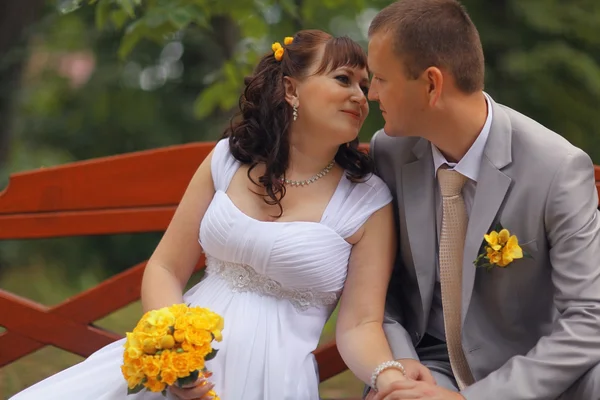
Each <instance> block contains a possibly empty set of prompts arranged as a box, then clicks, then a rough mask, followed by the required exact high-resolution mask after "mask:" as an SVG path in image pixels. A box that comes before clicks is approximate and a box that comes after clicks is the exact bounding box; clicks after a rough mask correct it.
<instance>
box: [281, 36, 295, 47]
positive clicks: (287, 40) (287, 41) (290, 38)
mask: <svg viewBox="0 0 600 400" xmlns="http://www.w3.org/2000/svg"><path fill="white" fill-rule="evenodd" d="M293 41H294V38H293V37H291V36H286V37H285V39H283V44H285V45H286V46H287V45H288V44H292V42H293Z"/></svg>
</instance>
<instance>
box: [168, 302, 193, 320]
mask: <svg viewBox="0 0 600 400" xmlns="http://www.w3.org/2000/svg"><path fill="white" fill-rule="evenodd" d="M169 311H171V314H173V316H174V317H175V319H177V318H180V317H181V316H182V315H184V314H185V313H187V312H188V306H186V305H185V304H174V305H172V306H171V307H169Z"/></svg>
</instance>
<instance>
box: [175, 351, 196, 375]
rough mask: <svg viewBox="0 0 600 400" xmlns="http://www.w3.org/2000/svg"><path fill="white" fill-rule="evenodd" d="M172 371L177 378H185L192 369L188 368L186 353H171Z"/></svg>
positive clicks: (188, 360)
mask: <svg viewBox="0 0 600 400" xmlns="http://www.w3.org/2000/svg"><path fill="white" fill-rule="evenodd" d="M172 365H173V367H172V368H173V371H174V372H175V373H176V374H177V377H179V378H185V377H186V376H188V375H189V374H190V372H191V371H192V370H191V368H190V358H189V354H188V353H175V354H173V364H172Z"/></svg>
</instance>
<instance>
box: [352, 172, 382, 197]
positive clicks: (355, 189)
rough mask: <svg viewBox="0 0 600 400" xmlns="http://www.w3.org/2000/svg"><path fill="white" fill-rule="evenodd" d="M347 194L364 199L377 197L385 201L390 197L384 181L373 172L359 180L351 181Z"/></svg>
mask: <svg viewBox="0 0 600 400" xmlns="http://www.w3.org/2000/svg"><path fill="white" fill-rule="evenodd" d="M349 194H350V195H351V197H354V198H361V199H363V200H365V201H372V200H375V199H378V200H380V201H383V202H387V201H390V200H391V198H392V195H391V192H390V189H389V188H388V186H387V185H386V183H385V182H384V181H383V179H381V178H380V177H379V176H377V175H376V174H374V173H371V174H369V175H367V176H365V177H364V178H362V179H360V180H357V181H351V182H350V190H349Z"/></svg>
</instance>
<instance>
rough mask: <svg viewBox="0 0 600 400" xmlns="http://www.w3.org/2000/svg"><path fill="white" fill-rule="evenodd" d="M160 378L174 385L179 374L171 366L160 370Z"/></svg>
mask: <svg viewBox="0 0 600 400" xmlns="http://www.w3.org/2000/svg"><path fill="white" fill-rule="evenodd" d="M160 378H161V380H162V381H163V382H164V383H166V384H167V385H172V384H174V383H175V381H176V380H177V374H176V373H175V371H173V369H172V368H171V367H169V368H165V369H162V370H161V371H160Z"/></svg>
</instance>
